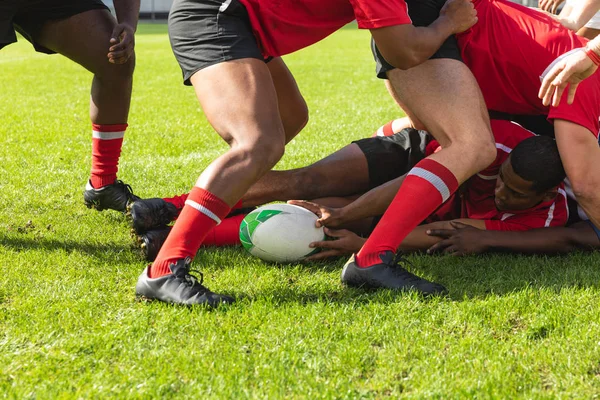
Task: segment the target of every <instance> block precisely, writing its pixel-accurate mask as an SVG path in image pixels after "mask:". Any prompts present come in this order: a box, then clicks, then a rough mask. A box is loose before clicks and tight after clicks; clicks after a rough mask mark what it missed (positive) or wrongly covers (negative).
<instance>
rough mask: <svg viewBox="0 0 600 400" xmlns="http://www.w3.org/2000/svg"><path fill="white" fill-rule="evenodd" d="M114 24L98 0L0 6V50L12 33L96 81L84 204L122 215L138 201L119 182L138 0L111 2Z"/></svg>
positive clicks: (24, 0)
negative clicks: (71, 63)
mask: <svg viewBox="0 0 600 400" xmlns="http://www.w3.org/2000/svg"><path fill="white" fill-rule="evenodd" d="M114 5H115V9H116V12H117V19H115V18H114V17H113V16H112V15H111V14H110V12H109V11H108V8H107V7H106V6H105V5H104V4H103V3H102V1H100V0H41V1H33V0H6V1H2V2H1V3H0V48H3V47H4V46H6V45H8V44H10V43H13V42H16V40H17V36H16V33H15V31H17V32H19V33H20V34H21V35H23V36H24V37H25V38H26V39H27V40H28V41H30V42H31V44H32V45H33V47H34V48H35V50H36V51H38V52H41V53H46V54H53V53H59V54H62V55H64V56H65V57H67V58H69V59H71V60H73V61H74V62H76V63H78V64H79V65H81V66H82V67H84V68H85V69H87V70H88V71H90V72H91V73H92V74H93V75H94V77H93V80H92V88H91V99H90V119H91V122H92V168H91V175H90V178H89V181H88V183H87V185H86V188H85V191H84V193H83V198H84V202H85V205H86V206H87V207H89V208H95V209H97V210H104V209H113V210H117V211H123V212H124V211H125V209H126V205H127V203H128V202H130V201H133V200H135V199H137V197H136V196H135V195H134V194H133V193H132V190H131V187H130V186H129V185H126V184H125V183H123V182H122V181H120V180H117V171H118V163H119V156H120V154H121V145H122V143H123V137H124V135H125V130H126V129H127V117H128V114H129V104H130V100H131V87H132V82H133V70H134V65H135V55H134V32H135V30H136V27H137V22H138V15H139V9H140V0H115V1H114Z"/></svg>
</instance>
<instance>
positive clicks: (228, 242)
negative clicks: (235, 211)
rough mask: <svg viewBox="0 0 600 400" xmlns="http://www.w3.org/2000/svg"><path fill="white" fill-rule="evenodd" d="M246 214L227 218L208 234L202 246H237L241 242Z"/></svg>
mask: <svg viewBox="0 0 600 400" xmlns="http://www.w3.org/2000/svg"><path fill="white" fill-rule="evenodd" d="M245 216H246V214H239V215H236V216H233V217H229V218H225V219H224V220H223V221H222V222H221V223H220V224H219V225H217V226H215V227H214V228H213V230H212V231H210V232H209V233H208V235H207V236H206V238H205V239H204V242H202V246H203V247H204V246H216V247H222V246H235V245H237V244H241V242H240V225H241V224H242V220H243V219H244V217H245Z"/></svg>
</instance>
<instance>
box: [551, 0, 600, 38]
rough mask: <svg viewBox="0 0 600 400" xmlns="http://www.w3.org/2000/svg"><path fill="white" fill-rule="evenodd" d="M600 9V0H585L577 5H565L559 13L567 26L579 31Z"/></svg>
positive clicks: (560, 18) (562, 21) (563, 23)
mask: <svg viewBox="0 0 600 400" xmlns="http://www.w3.org/2000/svg"><path fill="white" fill-rule="evenodd" d="M599 9H600V0H585V1H584V2H583V3H581V4H579V5H578V6H577V7H572V6H565V8H564V9H563V11H561V13H560V15H559V20H560V22H561V23H562V25H563V26H565V27H566V28H568V29H571V30H573V31H578V30H579V29H581V28H582V27H583V26H584V25H585V24H586V23H587V22H588V21H589V20H590V19H591V18H592V17H593V16H594V14H596V13H597V12H598V10H599Z"/></svg>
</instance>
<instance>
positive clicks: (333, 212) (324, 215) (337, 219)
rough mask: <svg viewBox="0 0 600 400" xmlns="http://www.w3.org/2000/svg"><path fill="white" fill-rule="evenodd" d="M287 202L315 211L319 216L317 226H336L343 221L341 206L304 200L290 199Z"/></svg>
mask: <svg viewBox="0 0 600 400" xmlns="http://www.w3.org/2000/svg"><path fill="white" fill-rule="evenodd" d="M288 204H292V205H294V206H299V207H303V208H306V209H307V210H308V211H311V212H313V213H315V214H316V215H317V217H319V219H317V223H316V226H317V228H320V227H322V226H328V227H333V228H336V227H338V226H340V225H342V224H343V223H344V222H345V221H344V218H343V213H342V211H341V208H333V207H327V206H323V205H321V204H317V203H313V202H311V201H306V200H290V201H288Z"/></svg>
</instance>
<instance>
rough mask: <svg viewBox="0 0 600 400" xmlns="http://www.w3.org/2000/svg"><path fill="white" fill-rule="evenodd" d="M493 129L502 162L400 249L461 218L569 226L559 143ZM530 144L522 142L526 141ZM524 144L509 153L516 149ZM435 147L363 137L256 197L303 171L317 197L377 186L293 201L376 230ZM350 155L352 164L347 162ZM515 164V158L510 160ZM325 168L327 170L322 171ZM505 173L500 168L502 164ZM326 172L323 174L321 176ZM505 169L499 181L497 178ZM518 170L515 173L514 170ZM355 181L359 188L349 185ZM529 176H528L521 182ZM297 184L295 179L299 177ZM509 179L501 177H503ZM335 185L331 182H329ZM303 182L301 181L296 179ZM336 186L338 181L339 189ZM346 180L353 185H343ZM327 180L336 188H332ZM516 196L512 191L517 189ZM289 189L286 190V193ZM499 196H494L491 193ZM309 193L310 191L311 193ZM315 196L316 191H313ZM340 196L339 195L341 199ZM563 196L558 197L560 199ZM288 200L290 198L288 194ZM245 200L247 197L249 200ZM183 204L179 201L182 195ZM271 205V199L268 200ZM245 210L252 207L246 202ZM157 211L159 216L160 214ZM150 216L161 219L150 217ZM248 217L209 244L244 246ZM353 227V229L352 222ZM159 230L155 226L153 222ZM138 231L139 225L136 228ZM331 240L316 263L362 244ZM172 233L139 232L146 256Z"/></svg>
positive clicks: (331, 221) (498, 224)
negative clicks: (377, 220) (407, 176)
mask: <svg viewBox="0 0 600 400" xmlns="http://www.w3.org/2000/svg"><path fill="white" fill-rule="evenodd" d="M492 128H493V130H494V132H495V135H496V140H497V147H498V149H499V151H498V157H497V160H496V161H495V162H494V164H492V165H491V166H490V167H489V168H487V169H486V170H484V171H481V172H480V173H479V174H477V175H476V176H474V177H473V178H471V179H470V180H469V181H468V182H467V183H466V184H465V188H464V190H463V191H461V195H460V196H458V195H456V196H453V198H452V199H451V200H449V201H448V202H446V203H445V204H444V205H443V206H442V207H441V208H440V209H439V210H437V211H436V212H435V213H434V214H433V215H431V216H430V217H429V218H428V219H427V220H426V222H430V223H431V224H428V225H422V226H420V227H418V228H416V229H415V230H414V231H413V232H411V233H410V234H409V235H408V236H407V238H406V239H405V241H404V242H403V245H402V249H403V250H425V249H427V248H428V247H429V246H431V245H432V244H434V243H435V242H437V241H438V240H439V239H436V238H432V237H430V236H427V235H426V233H425V232H426V231H427V230H428V229H441V228H446V227H448V226H449V225H448V222H447V221H446V222H438V221H445V220H451V219H454V218H460V217H461V216H462V217H468V218H470V219H469V220H461V221H463V222H465V223H469V224H471V225H474V226H477V227H479V228H482V229H490V230H524V229H532V228H537V227H544V226H560V225H563V224H564V223H565V222H566V219H567V208H566V199H565V192H564V190H563V189H562V187H561V185H560V182H561V181H562V179H563V178H564V170H563V169H562V165H561V162H560V157H559V155H558V151H557V149H556V144H555V143H554V140H553V139H551V138H547V137H535V136H533V135H532V134H531V133H530V132H529V131H527V130H525V129H523V128H522V127H520V126H518V125H516V124H513V123H510V122H507V121H494V120H492ZM524 139H526V140H525V141H523V140H524ZM519 142H521V143H520V144H519V145H517V146H516V147H515V150H513V153H512V154H513V155H511V156H510V157H509V153H510V151H511V150H512V148H513V146H514V145H515V144H517V143H519ZM436 148H437V142H436V141H431V142H429V140H428V137H427V135H426V133H425V132H423V131H421V132H418V131H415V130H413V129H404V130H402V131H401V132H400V133H397V134H395V135H393V136H390V137H377V138H371V139H364V140H360V141H357V142H355V143H353V144H352V145H350V146H347V147H346V148H344V149H342V150H341V151H339V152H337V153H334V154H333V155H332V156H329V157H327V158H326V159H325V160H322V161H320V162H318V163H316V164H313V165H312V166H309V167H307V168H305V169H304V171H302V169H301V170H292V171H279V172H278V175H277V177H275V176H276V175H274V172H272V173H270V174H267V175H265V177H263V179H262V180H261V181H259V183H258V184H257V185H255V186H257V187H256V188H255V187H253V189H255V190H254V193H255V194H254V195H253V196H254V198H259V197H261V196H262V198H267V196H269V195H273V192H269V191H268V190H267V191H266V193H264V194H262V195H259V194H258V192H259V191H260V186H262V187H264V188H268V187H269V185H268V184H267V182H266V181H268V180H269V179H270V177H274V181H276V180H277V179H279V178H280V177H284V176H288V178H289V180H294V179H295V178H294V176H298V175H299V171H302V172H301V173H302V174H304V175H305V176H306V177H309V176H310V178H303V179H302V181H303V182H304V183H308V182H309V181H311V182H312V183H314V184H316V185H319V183H321V184H322V187H323V188H321V189H318V190H321V192H320V194H324V195H325V193H329V194H330V195H333V193H334V191H335V190H340V191H341V192H343V193H352V192H354V193H356V192H355V190H357V188H358V187H359V186H360V187H362V188H366V187H368V186H372V185H374V184H375V185H380V186H377V187H375V188H374V189H372V190H371V191H369V192H368V193H367V194H365V195H363V196H361V197H360V198H358V199H357V200H356V201H352V199H354V198H356V196H350V198H339V197H336V198H332V197H328V198H325V199H320V200H316V201H315V202H320V203H322V204H328V205H330V206H333V207H337V206H343V207H341V208H332V207H327V206H324V205H316V204H314V203H310V202H294V204H297V205H301V206H304V207H306V208H308V209H309V210H311V211H314V212H316V213H317V214H318V215H319V216H320V217H321V218H320V220H319V223H321V224H323V225H325V226H328V227H347V228H350V229H352V230H353V231H355V232H360V233H368V232H369V230H370V228H371V226H372V223H373V222H372V218H370V217H376V216H379V215H381V214H382V213H383V212H384V211H385V209H386V207H387V205H389V203H390V201H391V199H392V198H393V196H394V194H395V193H396V191H397V188H398V186H399V185H400V184H401V182H402V181H403V179H404V176H399V175H401V174H402V173H403V172H404V173H405V172H406V171H408V170H409V169H410V165H411V164H414V163H415V162H416V161H418V159H420V158H423V157H424V156H425V155H426V154H429V153H432V152H433V151H434V149H436ZM350 149H354V150H358V151H360V153H362V155H360V156H359V154H358V152H357V154H356V156H352V155H351V154H352V153H351V151H352V150H350ZM345 158H347V160H345ZM350 159H352V162H351V163H349V162H348V163H347V165H350V164H352V165H354V166H355V168H354V169H353V170H351V171H348V170H347V169H345V165H346V161H350ZM509 160H510V161H509ZM325 165H327V167H324V166H325ZM501 165H502V168H501V169H500V166H501ZM319 170H321V171H322V173H320V171H319ZM499 170H500V177H499V178H497V175H498V171H499ZM515 171H517V172H515ZM354 177H356V180H357V185H355V186H352V185H351V184H349V183H350V182H352V181H353V178H354ZM523 177H525V179H523ZM296 179H297V178H296ZM503 179H504V180H503ZM332 180H333V181H334V182H332ZM296 182H297V183H298V182H299V180H296ZM337 182H340V183H339V184H337V185H336V183H337ZM345 182H348V184H344V183H345ZM330 183H332V184H333V185H331V186H330ZM515 189H516V191H517V192H518V193H515V192H514V190H515ZM284 190H285V189H284ZM302 191H303V189H302V188H300V189H295V193H294V194H299V193H301V192H302ZM494 192H495V194H494ZM307 193H308V191H305V194H307ZM313 193H315V192H313ZM339 193H340V192H338V194H339ZM557 196H558V197H557ZM277 198H278V199H279V200H282V199H285V198H286V196H285V193H284V192H279V193H278V194H277ZM287 198H289V197H287ZM244 199H246V197H244ZM177 200H178V201H180V199H178V198H177ZM271 200H274V199H273V198H271ZM172 201H173V199H167V200H166V201H165V200H163V199H148V200H140V201H137V202H135V203H134V204H133V208H132V211H134V213H132V214H133V215H132V217H133V221H134V223H135V222H136V220H138V219H140V217H142V219H141V221H138V222H143V223H145V224H149V222H150V221H151V220H153V219H154V220H155V222H159V221H162V222H164V220H161V218H162V217H163V216H164V215H165V214H166V213H168V211H167V210H168V209H171V210H172V213H173V214H172V215H174V214H176V209H175V206H174V205H173V204H171V203H168V202H172ZM244 204H245V205H247V204H248V203H244ZM157 211H158V212H157ZM153 215H154V216H156V217H157V218H153ZM242 218H243V215H240V216H237V217H232V218H227V219H225V220H224V221H223V223H222V224H221V225H219V226H217V227H216V228H215V229H213V231H212V233H211V235H209V237H208V240H207V241H205V243H204V245H207V246H210V245H233V244H239V234H238V232H239V225H240V222H241V219H242ZM349 224H350V225H349ZM155 225H157V224H156V223H155ZM137 227H138V229H140V228H142V226H141V224H140V223H138V224H137ZM328 232H329V233H330V234H331V235H332V236H333V237H336V238H339V240H335V241H326V242H323V243H315V246H318V247H323V248H325V249H328V250H327V251H323V252H321V253H318V254H317V255H315V256H313V257H312V259H320V258H325V257H328V256H333V255H341V254H347V253H349V252H351V251H355V250H357V246H358V248H360V246H361V245H362V244H363V243H364V239H362V238H360V237H358V236H357V235H355V234H354V233H352V232H350V231H347V230H343V231H333V230H330V231H328ZM167 233H168V228H162V229H158V230H151V231H149V232H147V233H146V234H144V235H142V238H143V240H144V242H145V245H146V246H145V250H146V251H147V256H149V257H152V256H153V255H154V254H156V247H158V246H159V245H160V244H161V243H162V241H163V240H164V235H166V234H167Z"/></svg>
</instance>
